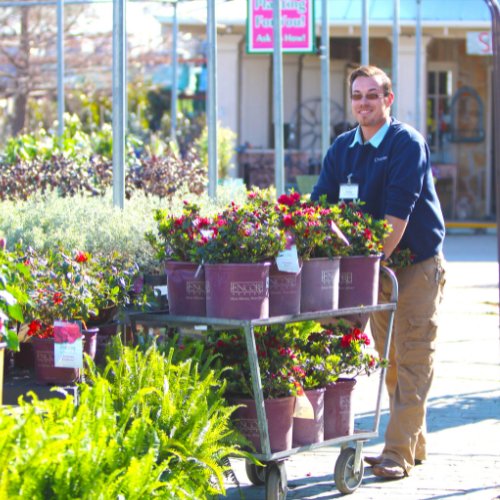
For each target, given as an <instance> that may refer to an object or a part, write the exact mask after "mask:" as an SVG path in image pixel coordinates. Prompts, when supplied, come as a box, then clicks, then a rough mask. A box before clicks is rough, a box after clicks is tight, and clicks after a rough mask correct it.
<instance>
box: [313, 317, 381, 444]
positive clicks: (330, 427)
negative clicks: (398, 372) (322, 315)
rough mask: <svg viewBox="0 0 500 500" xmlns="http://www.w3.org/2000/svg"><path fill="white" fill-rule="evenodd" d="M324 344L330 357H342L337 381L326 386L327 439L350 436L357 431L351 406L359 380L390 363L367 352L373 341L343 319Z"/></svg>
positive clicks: (325, 335)
mask: <svg viewBox="0 0 500 500" xmlns="http://www.w3.org/2000/svg"><path fill="white" fill-rule="evenodd" d="M321 342H322V344H323V346H324V348H325V349H327V350H328V351H329V352H330V354H332V355H336V356H338V358H339V361H338V364H337V371H336V373H337V376H338V379H337V380H336V381H335V382H330V383H328V384H327V385H326V392H325V440H328V439H334V438H337V437H340V436H347V435H351V434H353V432H354V408H353V405H352V403H351V400H352V391H353V390H354V386H355V385H356V377H357V376H358V375H361V374H366V375H370V374H371V373H373V372H374V371H376V370H377V369H378V368H380V367H381V366H387V360H381V359H379V358H377V357H375V356H373V355H372V354H367V353H366V352H365V350H366V347H367V346H368V345H370V339H369V338H368V336H367V335H366V334H364V333H362V332H361V331H360V330H358V329H357V328H353V327H351V326H350V325H349V324H347V323H346V322H345V321H343V320H339V321H338V324H337V325H336V326H335V327H334V328H332V329H331V330H327V331H325V332H324V333H323V334H322V339H321Z"/></svg>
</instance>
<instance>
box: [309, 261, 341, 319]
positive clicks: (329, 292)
mask: <svg viewBox="0 0 500 500" xmlns="http://www.w3.org/2000/svg"><path fill="white" fill-rule="evenodd" d="M339 279H340V257H334V258H333V260H330V259H329V258H328V257H324V258H317V259H310V260H307V261H304V265H303V267H302V285H301V298H300V312H303V313H307V312H316V311H330V310H335V309H338V304H339Z"/></svg>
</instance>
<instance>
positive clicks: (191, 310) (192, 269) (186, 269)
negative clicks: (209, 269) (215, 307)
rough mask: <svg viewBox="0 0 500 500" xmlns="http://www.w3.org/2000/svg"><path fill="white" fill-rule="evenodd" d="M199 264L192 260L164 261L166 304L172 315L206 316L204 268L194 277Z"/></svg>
mask: <svg viewBox="0 0 500 500" xmlns="http://www.w3.org/2000/svg"><path fill="white" fill-rule="evenodd" d="M199 267H200V265H199V264H196V263H194V262H177V261H173V260H169V261H166V262H165V272H166V273H167V287H168V288H167V289H168V305H169V309H170V314H171V315H172V316H198V317H202V318H204V317H206V316H207V306H206V288H205V287H206V284H205V270H204V268H203V267H202V268H201V269H200V272H199V273H198V276H196V277H195V275H196V272H197V271H198V268H199Z"/></svg>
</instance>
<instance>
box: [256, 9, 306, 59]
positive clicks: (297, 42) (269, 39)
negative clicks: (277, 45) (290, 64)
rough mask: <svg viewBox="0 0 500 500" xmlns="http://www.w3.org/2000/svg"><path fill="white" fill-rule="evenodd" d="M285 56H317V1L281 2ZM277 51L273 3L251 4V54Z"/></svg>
mask: <svg viewBox="0 0 500 500" xmlns="http://www.w3.org/2000/svg"><path fill="white" fill-rule="evenodd" d="M281 36H282V48H283V52H316V37H315V35H314V1H313V0H281ZM272 51H273V2H272V0H248V17H247V52H248V53H251V54H258V53H269V52H272Z"/></svg>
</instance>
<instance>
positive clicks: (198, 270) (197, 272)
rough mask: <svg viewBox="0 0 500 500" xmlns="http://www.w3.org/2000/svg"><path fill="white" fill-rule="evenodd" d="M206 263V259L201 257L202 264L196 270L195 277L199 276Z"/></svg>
mask: <svg viewBox="0 0 500 500" xmlns="http://www.w3.org/2000/svg"><path fill="white" fill-rule="evenodd" d="M204 263H205V261H204V260H203V259H201V264H200V265H199V266H198V269H197V270H196V274H195V275H194V277H195V278H197V277H198V274H200V271H201V268H202V267H203V264H204Z"/></svg>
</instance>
